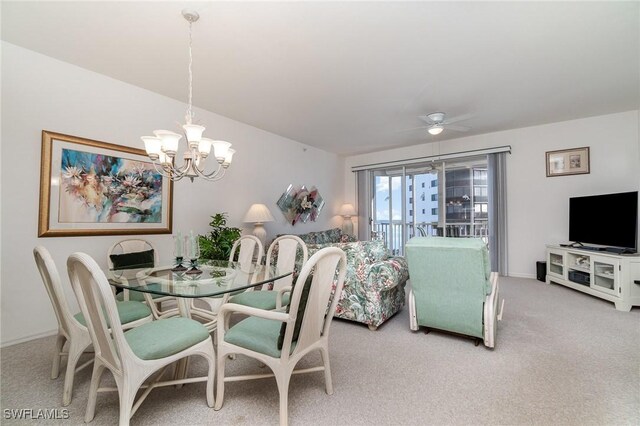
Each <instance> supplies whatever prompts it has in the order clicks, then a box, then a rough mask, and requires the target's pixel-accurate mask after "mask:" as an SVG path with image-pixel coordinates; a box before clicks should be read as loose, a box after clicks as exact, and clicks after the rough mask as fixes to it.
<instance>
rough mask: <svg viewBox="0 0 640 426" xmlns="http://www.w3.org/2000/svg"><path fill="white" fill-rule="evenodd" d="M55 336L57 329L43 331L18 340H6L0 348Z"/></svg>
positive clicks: (0, 344)
mask: <svg viewBox="0 0 640 426" xmlns="http://www.w3.org/2000/svg"><path fill="white" fill-rule="evenodd" d="M56 334H58V329H55V330H49V331H43V332H42V333H36V334H31V335H29V336H25V337H20V338H19V339H13V340H7V341H6V342H2V343H0V348H6V347H8V346H13V345H17V344H20V343H24V342H29V341H31V340H36V339H41V338H43V337H49V336H55V335H56Z"/></svg>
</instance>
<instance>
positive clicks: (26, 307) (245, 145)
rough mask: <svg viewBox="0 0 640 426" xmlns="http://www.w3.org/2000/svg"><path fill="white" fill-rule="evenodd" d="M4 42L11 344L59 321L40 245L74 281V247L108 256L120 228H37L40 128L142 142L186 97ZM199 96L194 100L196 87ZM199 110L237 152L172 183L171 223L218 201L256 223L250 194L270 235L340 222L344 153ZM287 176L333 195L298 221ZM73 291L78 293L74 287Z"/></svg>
mask: <svg viewBox="0 0 640 426" xmlns="http://www.w3.org/2000/svg"><path fill="white" fill-rule="evenodd" d="M1 47H2V89H3V93H2V124H3V126H2V160H1V173H2V177H1V179H0V181H1V183H2V195H1V200H2V203H1V205H2V212H1V220H2V222H1V223H2V233H1V239H2V240H1V243H2V248H1V250H2V261H1V266H0V267H1V274H2V275H1V287H0V288H1V311H2V312H1V336H0V343H1V344H3V345H6V344H10V343H13V342H17V341H20V340H24V339H29V338H32V337H35V336H39V335H42V334H46V333H48V332H51V331H52V330H54V329H56V328H57V326H56V322H55V318H54V315H53V310H52V309H51V306H50V303H49V300H48V299H47V295H46V292H45V289H44V287H43V285H42V282H41V280H40V277H39V275H38V273H37V270H36V267H35V264H34V261H33V256H32V250H33V247H34V246H36V245H38V244H41V245H44V246H45V247H46V248H48V249H49V251H51V253H52V255H53V257H54V260H55V261H56V264H57V265H58V268H59V269H60V272H61V275H62V277H63V282H65V283H66V284H68V281H67V277H66V266H65V262H66V259H67V257H68V256H69V254H71V253H72V252H75V251H84V252H86V253H88V254H90V255H91V256H93V257H94V258H95V259H96V260H97V261H98V262H99V263H101V264H103V263H104V262H105V257H106V251H107V249H108V248H109V247H110V245H111V244H113V243H114V242H115V241H117V240H119V239H121V238H123V237H117V236H114V237H73V238H37V224H38V195H39V170H40V146H41V132H42V130H43V129H44V130H50V131H54V132H60V133H65V134H70V135H74V136H80V137H86V138H89V139H95V140H99V141H105V142H111V143H116V144H119V145H130V146H135V147H138V148H143V144H142V142H141V141H140V136H143V135H147V134H149V133H150V132H152V131H153V130H154V129H159V128H172V127H173V126H175V123H176V122H179V121H182V119H183V117H184V113H185V110H186V105H185V104H183V103H181V102H178V101H175V100H173V99H169V98H166V97H163V96H160V95H158V94H155V93H152V92H149V91H146V90H143V89H140V88H138V87H135V86H131V85H128V84H125V83H122V82H120V81H117V80H113V79H111V78H108V77H105V76H103V75H100V74H96V73H93V72H90V71H87V70H84V69H82V68H78V67H76V66H73V65H70V64H67V63H64V62H60V61H57V60H54V59H52V58H49V57H46V56H43V55H40V54H38V53H35V52H32V51H29V50H26V49H23V48H20V47H17V46H15V45H12V44H9V43H5V42H2V45H1ZM185 78H186V77H185ZM185 84H186V81H185ZM194 96H195V100H196V101H197V99H198V92H197V90H196V92H195V93H194ZM196 118H197V120H199V121H200V122H201V123H202V124H203V125H205V126H206V127H207V130H206V132H205V135H206V136H208V137H211V138H214V139H225V140H228V141H230V142H232V143H233V145H234V148H235V149H236V150H237V153H236V155H235V156H234V161H233V164H232V166H231V168H230V169H229V171H228V173H227V175H226V177H225V178H224V179H222V180H221V181H218V182H202V181H196V182H195V183H191V182H189V181H188V180H185V181H180V182H177V183H176V184H175V186H174V209H173V219H174V228H173V229H174V231H177V230H182V231H185V232H186V231H188V230H190V229H193V230H194V231H195V232H197V233H205V232H207V230H208V228H209V226H208V223H209V220H210V215H212V214H214V213H216V212H221V211H225V212H228V213H229V217H230V225H232V226H239V227H247V228H248V229H250V228H251V226H250V225H248V224H243V223H242V222H241V221H242V218H243V216H244V214H245V212H246V210H247V209H248V207H249V206H250V205H251V204H252V203H264V204H267V205H268V206H269V208H270V209H271V212H272V214H273V216H274V217H275V218H276V221H277V222H275V223H269V224H267V225H266V229H267V232H268V233H269V237H273V236H275V234H277V233H303V232H308V231H311V230H320V229H326V228H329V227H331V226H339V225H340V224H341V218H339V217H337V216H335V215H336V213H337V211H338V208H339V206H340V205H341V204H342V203H343V189H344V182H343V170H344V161H343V160H342V159H341V158H340V157H338V156H336V155H334V154H330V153H327V152H324V151H321V150H318V149H315V148H311V147H308V146H305V145H302V144H300V143H298V142H295V141H292V140H289V139H286V138H283V137H280V136H277V135H274V134H271V133H268V132H265V131H262V130H260V129H257V128H254V127H251V126H248V125H246V124H242V123H239V122H236V121H233V120H230V119H227V118H225V117H221V116H219V115H216V114H213V113H210V112H206V111H203V110H199V109H196ZM289 184H305V185H307V186H311V185H316V186H317V187H318V189H319V190H320V193H321V194H322V195H323V196H324V198H325V200H326V202H327V204H326V206H325V209H324V210H323V211H322V212H321V214H320V216H319V218H318V221H317V222H311V223H308V224H296V226H295V227H292V226H291V225H288V224H287V223H286V222H285V220H284V217H283V215H282V214H281V213H280V212H279V211H278V210H277V207H276V205H275V202H276V201H277V199H278V198H279V196H280V195H281V194H282V192H283V191H284V190H285V189H286V187H287V185H289ZM145 238H146V237H145ZM148 239H149V240H150V241H152V242H153V243H154V244H156V245H157V246H158V247H159V251H160V252H161V256H162V257H164V258H168V257H169V256H170V254H171V253H170V250H171V249H170V247H171V236H169V235H155V236H153V235H151V236H148ZM68 297H70V299H71V300H72V301H73V293H72V291H71V289H70V288H69V291H68ZM74 306H75V303H74Z"/></svg>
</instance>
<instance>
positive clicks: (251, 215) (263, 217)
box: [244, 204, 275, 246]
mask: <svg viewBox="0 0 640 426" xmlns="http://www.w3.org/2000/svg"><path fill="white" fill-rule="evenodd" d="M274 220H275V219H274V218H273V216H272V215H271V212H270V211H269V209H268V208H267V206H265V205H264V204H253V205H251V207H249V211H247V214H245V215H244V222H247V223H253V225H254V228H253V235H255V236H256V237H258V239H259V240H260V242H261V243H262V245H263V246H264V245H265V242H266V239H267V231H266V230H265V229H264V226H263V225H264V223H265V222H273V221H274Z"/></svg>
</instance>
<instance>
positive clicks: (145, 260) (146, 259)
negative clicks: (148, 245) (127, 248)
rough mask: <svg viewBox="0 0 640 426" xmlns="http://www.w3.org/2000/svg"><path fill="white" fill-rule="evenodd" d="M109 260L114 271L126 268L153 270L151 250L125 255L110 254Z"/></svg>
mask: <svg viewBox="0 0 640 426" xmlns="http://www.w3.org/2000/svg"><path fill="white" fill-rule="evenodd" d="M109 259H111V263H112V264H113V269H114V270H119V269H128V268H153V266H154V254H153V249H151V250H146V251H137V252H133V253H125V254H110V255H109Z"/></svg>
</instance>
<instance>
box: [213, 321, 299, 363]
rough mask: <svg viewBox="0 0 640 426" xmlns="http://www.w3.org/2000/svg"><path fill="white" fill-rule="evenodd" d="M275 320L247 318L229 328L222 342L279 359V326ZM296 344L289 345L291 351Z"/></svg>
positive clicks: (280, 351)
mask: <svg viewBox="0 0 640 426" xmlns="http://www.w3.org/2000/svg"><path fill="white" fill-rule="evenodd" d="M281 324H282V323H281V322H280V321H276V320H269V319H264V318H258V317H249V318H247V319H244V320H242V321H240V322H239V323H237V324H236V325H234V326H233V327H231V328H230V329H229V331H227V332H226V333H225V335H224V341H225V342H227V343H231V344H232V345H236V346H240V347H242V348H245V349H249V350H252V351H255V352H260V353H262V354H265V355H269V356H272V357H274V358H279V357H280V355H281V353H282V350H281V349H278V336H279V335H280V325H281ZM295 347H296V342H293V343H292V344H291V351H293V349H294V348H295Z"/></svg>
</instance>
